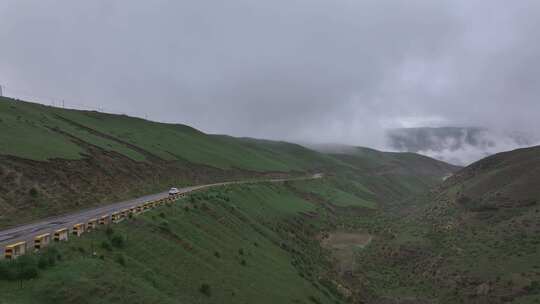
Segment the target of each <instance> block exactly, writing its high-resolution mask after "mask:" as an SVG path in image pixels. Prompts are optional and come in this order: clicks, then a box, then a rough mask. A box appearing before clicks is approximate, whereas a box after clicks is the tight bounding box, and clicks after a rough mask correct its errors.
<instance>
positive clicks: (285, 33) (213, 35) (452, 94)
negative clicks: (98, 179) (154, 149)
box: [0, 0, 540, 147]
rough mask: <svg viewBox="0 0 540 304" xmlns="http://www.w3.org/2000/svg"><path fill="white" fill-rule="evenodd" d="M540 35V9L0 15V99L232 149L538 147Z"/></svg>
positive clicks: (264, 8)
mask: <svg viewBox="0 0 540 304" xmlns="http://www.w3.org/2000/svg"><path fill="white" fill-rule="evenodd" d="M539 29H540V1H538V0H531V1H526V0H520V1H496V0H489V1H488V0H486V1H474V0H463V1H458V0H452V1H433V0H425V1H414V0H406V1H405V0H403V1H381V0H374V1H361V0H350V1H343V0H324V1H322V0H268V1H253V0H230V1H213V0H182V1H157V0H156V1H142V0H141V1H136V0H123V1H115V0H102V1H98V0H92V1H73V0H65V1H52V0H51V1H49V0H35V1H25V0H1V1H0V41H1V42H0V43H1V47H0V85H2V86H3V88H4V92H5V94H7V95H11V96H20V97H26V98H34V99H36V100H37V101H41V102H43V103H52V102H53V100H55V101H56V102H57V101H58V100H62V99H64V100H65V103H66V105H67V106H70V107H83V106H85V107H94V108H97V107H99V108H104V109H105V110H106V111H111V112H124V113H127V114H131V115H137V116H142V117H145V116H147V117H148V118H149V119H153V120H159V121H168V122H179V123H185V124H188V125H191V126H194V127H196V128H199V129H201V130H203V131H206V132H211V133H226V134H231V135H237V136H252V137H262V138H273V139H286V140H300V141H312V142H335V143H337V142H340V143H348V144H357V145H358V144H360V145H369V146H375V147H380V146H381V145H382V133H383V130H384V129H385V128H394V127H409V126H426V125H427V126H441V125H457V126H485V127H491V128H500V129H512V130H517V131H528V132H538V131H539V130H540V100H539V96H540V39H539V37H540V36H539V35H540V34H539Z"/></svg>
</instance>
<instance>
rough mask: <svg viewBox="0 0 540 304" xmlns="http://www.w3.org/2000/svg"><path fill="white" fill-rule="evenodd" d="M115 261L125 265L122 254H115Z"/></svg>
mask: <svg viewBox="0 0 540 304" xmlns="http://www.w3.org/2000/svg"><path fill="white" fill-rule="evenodd" d="M115 261H116V262H117V263H118V264H120V265H122V266H123V267H126V258H125V257H124V255H123V254H119V255H117V256H116V258H115Z"/></svg>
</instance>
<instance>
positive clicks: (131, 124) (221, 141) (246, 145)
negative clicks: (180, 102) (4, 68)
mask: <svg viewBox="0 0 540 304" xmlns="http://www.w3.org/2000/svg"><path fill="white" fill-rule="evenodd" d="M0 127H1V128H2V131H3V132H2V134H0V154H6V155H14V156H19V157H22V158H26V159H33V160H47V159H52V158H63V159H80V158H81V157H83V155H84V153H85V151H84V148H82V147H80V146H79V145H77V144H76V143H74V142H72V141H71V140H70V138H69V137H68V135H70V136H74V137H77V138H79V139H82V140H84V141H86V142H88V143H90V144H93V145H96V146H98V147H100V148H103V149H105V150H109V151H115V152H118V153H120V154H122V155H125V156H127V157H129V158H131V159H133V160H136V161H142V160H148V158H149V157H157V158H160V159H162V160H167V161H188V162H191V163H196V164H203V165H209V166H213V167H217V168H232V167H234V168H240V169H246V170H257V171H290V170H305V169H311V168H313V166H314V164H319V165H320V164H333V163H335V160H333V159H331V158H329V157H324V156H322V155H321V154H319V153H315V152H313V151H310V150H308V149H306V148H303V147H301V146H298V145H294V144H290V143H284V142H269V141H255V140H248V139H239V138H233V137H226V136H212V135H207V134H204V133H202V132H200V131H197V130H195V129H193V128H190V127H188V126H185V125H174V124H163V123H156V122H151V121H147V120H143V119H139V118H133V117H128V116H121V115H112V114H104V113H98V112H88V111H75V110H65V109H59V108H53V107H48V106H43V105H38V104H32V103H26V102H20V101H12V100H10V99H7V98H0ZM59 131H60V132H59Z"/></svg>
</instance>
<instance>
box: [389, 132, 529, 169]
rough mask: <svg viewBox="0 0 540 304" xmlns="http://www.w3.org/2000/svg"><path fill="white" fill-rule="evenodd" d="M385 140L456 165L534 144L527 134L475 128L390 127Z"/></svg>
mask: <svg viewBox="0 0 540 304" xmlns="http://www.w3.org/2000/svg"><path fill="white" fill-rule="evenodd" d="M387 140H388V146H389V147H390V148H391V149H393V150H396V151H402V152H414V153H420V154H424V155H427V156H430V157H433V158H436V159H439V160H443V161H446V162H449V163H453V164H457V165H466V164H469V163H471V162H474V161H476V160H479V159H481V158H484V157H487V156H489V155H492V154H495V153H498V152H501V151H507V150H512V149H516V148H521V147H527V146H532V145H534V144H535V143H537V141H536V140H535V138H533V137H532V136H530V135H526V134H522V133H518V132H496V131H493V130H490V129H486V128H478V127H441V128H403V129H392V130H389V131H388V132H387Z"/></svg>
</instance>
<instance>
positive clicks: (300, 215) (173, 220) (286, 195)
mask: <svg viewBox="0 0 540 304" xmlns="http://www.w3.org/2000/svg"><path fill="white" fill-rule="evenodd" d="M351 195H353V194H351ZM325 210H326V208H325V207H324V206H321V205H317V204H315V203H313V202H309V201H306V200H304V199H303V198H302V197H301V196H300V195H299V193H298V192H297V190H295V189H293V188H291V187H290V186H288V185H285V184H250V185H235V186H228V187H224V188H219V189H214V190H209V191H206V192H201V193H197V194H193V195H192V196H191V197H188V198H185V199H183V200H180V201H178V202H176V203H175V204H173V205H172V206H170V207H169V206H165V207H161V208H157V209H154V210H152V211H150V212H147V213H145V214H143V215H140V216H135V217H133V218H132V219H129V220H126V221H125V222H123V223H121V224H118V225H113V226H111V227H112V229H110V230H108V231H107V230H105V229H103V228H102V229H100V230H99V231H96V232H92V233H87V234H85V235H83V237H81V238H78V239H75V238H72V240H70V242H68V243H64V244H55V245H53V246H52V247H50V248H49V250H51V252H53V253H52V254H48V255H47V254H44V256H46V257H47V261H49V257H50V256H53V257H56V258H53V259H54V260H55V261H54V262H53V263H52V264H54V265H53V266H49V263H48V262H47V263H42V264H45V265H43V268H44V269H42V270H39V271H38V274H37V277H36V278H34V279H31V280H24V281H23V285H22V286H23V287H22V288H20V287H19V282H18V281H16V280H15V281H6V280H1V277H0V293H1V294H2V296H3V298H2V299H3V300H4V301H7V302H9V303H58V302H62V303H112V302H114V303H178V302H182V303H306V304H307V303H342V302H343V297H342V295H341V293H339V292H338V291H337V288H338V287H337V284H336V283H333V282H332V277H331V276H329V275H328V274H327V272H328V271H329V269H330V265H329V264H328V254H327V253H326V252H325V251H324V250H322V249H321V247H320V246H319V244H318V242H317V240H316V239H315V238H314V236H315V235H316V234H318V231H319V230H320V229H322V227H324V226H326V225H328V218H327V214H326V211H325ZM307 214H310V216H308V215H307ZM314 215H316V216H314ZM93 252H95V255H94V254H93ZM58 257H60V259H58ZM37 261H39V256H36V262H35V263H38V262H37ZM8 268H9V267H8ZM2 269H4V279H5V278H6V274H5V273H6V270H5V269H6V268H5V267H4V268H2V267H0V276H2ZM13 269H16V267H15V268H13ZM13 269H12V270H13ZM8 270H9V269H8ZM13 271H16V270H13Z"/></svg>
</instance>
